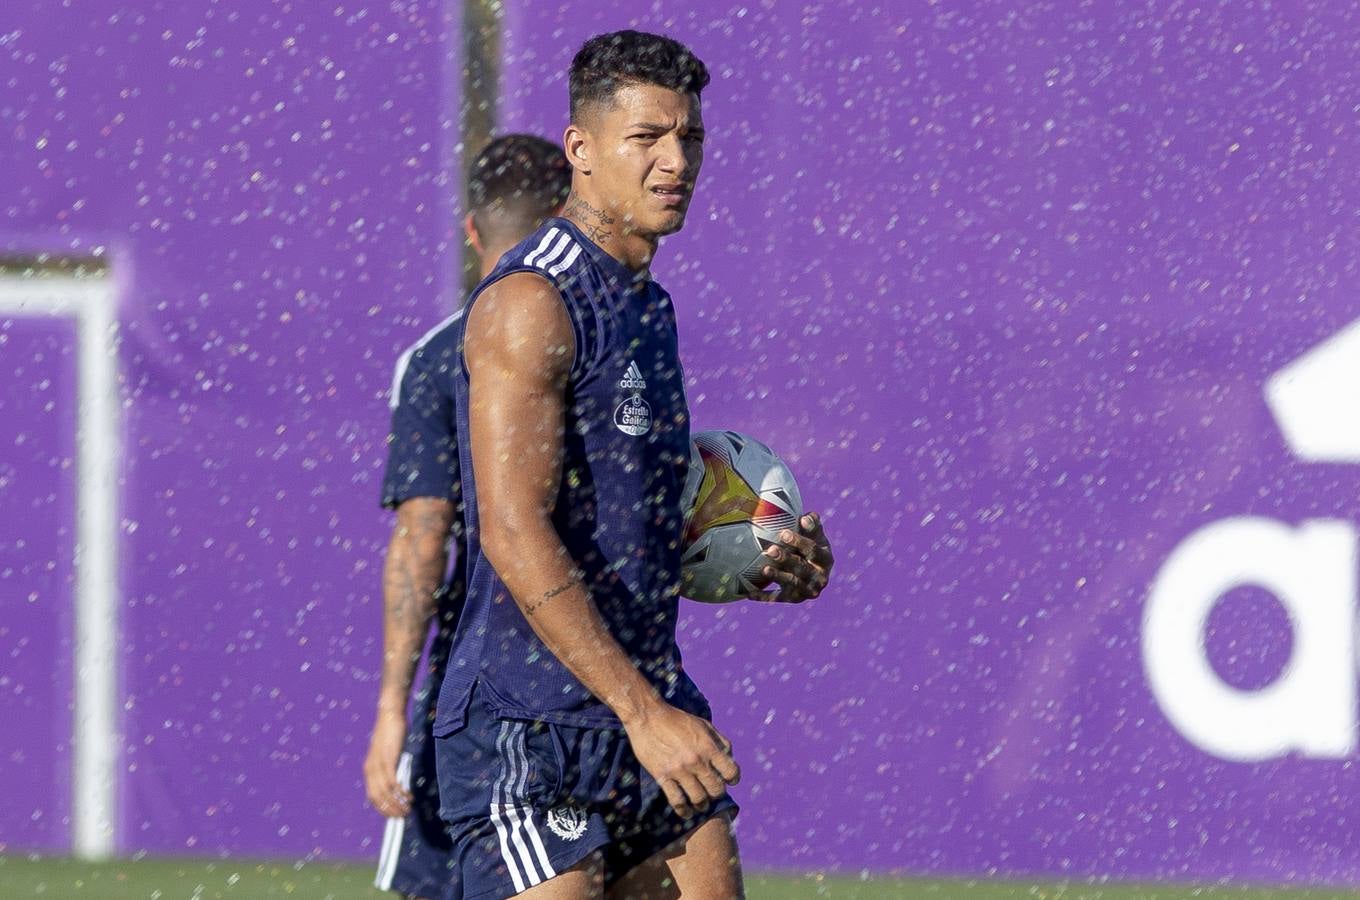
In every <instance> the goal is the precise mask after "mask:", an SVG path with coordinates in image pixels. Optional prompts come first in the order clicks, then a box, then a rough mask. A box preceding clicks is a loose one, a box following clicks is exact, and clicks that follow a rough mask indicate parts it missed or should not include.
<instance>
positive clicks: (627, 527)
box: [434, 31, 832, 900]
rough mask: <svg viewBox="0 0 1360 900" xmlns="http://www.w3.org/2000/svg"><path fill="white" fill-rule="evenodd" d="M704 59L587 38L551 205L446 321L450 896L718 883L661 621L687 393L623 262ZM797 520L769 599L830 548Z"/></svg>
mask: <svg viewBox="0 0 1360 900" xmlns="http://www.w3.org/2000/svg"><path fill="white" fill-rule="evenodd" d="M707 83H708V72H707V70H706V68H705V66H704V64H703V63H702V62H700V60H699V59H698V58H697V57H696V56H695V55H694V54H693V53H692V52H690V51H689V50H688V49H687V48H686V47H684V46H683V45H681V44H679V43H677V42H676V41H674V40H671V39H669V38H665V37H661V36H657V35H651V34H643V33H639V32H636V31H622V32H617V33H613V34H606V35H601V36H598V37H595V38H592V39H591V40H589V41H587V42H586V44H585V45H584V46H583V47H582V48H581V49H580V51H579V52H578V53H577V55H576V57H575V59H574V61H573V62H572V66H571V73H570V95H571V109H570V112H571V124H570V125H569V127H568V128H567V129H566V132H565V136H564V141H563V144H564V148H565V150H566V154H567V159H568V161H569V162H570V164H571V166H572V192H571V196H570V197H569V198H568V200H567V204H566V207H565V209H564V213H563V217H560V218H554V219H551V220H549V221H548V222H546V223H545V224H544V225H543V226H542V227H541V228H539V229H538V230H537V231H536V232H535V233H534V234H532V235H531V236H529V237H528V238H527V239H526V240H524V241H523V242H522V243H520V244H519V245H518V246H516V247H515V248H513V249H511V250H510V251H508V252H507V253H506V254H505V255H504V256H502V257H501V260H500V262H499V263H498V264H497V266H496V267H495V269H494V271H492V273H491V274H490V275H489V276H488V277H487V278H486V279H484V280H483V281H482V283H481V284H480V285H479V286H478V288H477V289H476V290H475V291H474V292H473V295H472V297H471V298H469V301H468V306H467V309H468V312H467V314H466V316H464V317H463V319H461V320H460V321H459V322H458V323H456V324H455V325H454V330H455V331H456V332H459V333H460V334H461V337H462V339H461V341H455V342H456V343H459V344H460V346H461V353H460V354H459V356H458V372H457V377H456V379H455V388H456V390H457V398H458V399H457V403H456V406H457V410H458V447H459V452H460V455H461V459H462V463H463V465H462V473H463V498H464V512H465V521H466V524H467V529H468V532H467V533H468V545H467V559H468V579H469V580H468V599H467V606H466V608H465V609H464V612H463V616H462V619H461V620H460V622H459V625H458V630H457V634H456V637H455V639H454V647H453V651H452V655H451V659H450V663H449V667H448V674H447V677H446V678H445V681H444V686H443V689H442V692H441V694H440V697H439V703H438V712H437V716H436V721H435V728H434V734H435V738H436V740H435V743H436V755H437V759H438V773H439V790H440V796H441V800H442V807H441V812H442V814H443V815H444V817H445V819H446V820H447V821H448V822H449V825H450V828H451V831H452V834H453V839H454V844H455V851H454V855H455V858H456V860H457V865H458V867H459V869H460V873H461V876H462V879H463V891H464V897H465V898H466V900H493V898H502V897H509V896H512V895H522V896H524V897H529V898H533V900H555V898H573V900H577V898H582V900H584V898H599V897H613V898H630V900H642V898H661V897H684V898H698V900H730V898H733V897H739V896H741V894H742V886H741V872H740V866H739V864H738V860H737V849H736V845H735V843H734V841H733V838H732V832H731V827H730V823H731V818H732V816H733V815H734V814H735V812H736V804H735V803H733V801H732V800H731V798H730V797H729V796H728V795H727V786H728V785H730V784H735V783H736V781H737V778H738V774H739V772H738V767H737V764H736V762H735V761H734V759H733V756H732V748H731V744H730V743H729V742H728V741H727V740H726V739H725V738H724V737H723V736H722V735H721V734H720V733H719V732H718V731H717V730H716V729H715V728H714V727H713V725H712V723H711V721H710V720H711V710H710V708H709V705H708V703H707V701H706V700H705V699H704V696H703V695H702V694H701V693H700V692H699V690H698V688H697V687H696V686H695V684H694V682H693V681H692V680H691V679H690V677H689V675H688V674H687V673H686V672H685V670H684V667H683V666H682V664H681V659H680V653H679V650H678V648H677V647H676V640H675V628H676V615H677V607H678V589H679V580H680V578H679V576H680V550H681V546H680V542H681V529H682V524H683V514H682V511H681V509H680V503H679V498H680V493H681V489H682V486H683V483H684V480H685V472H686V467H687V465H688V459H689V410H688V406H687V404H686V400H685V388H684V374H683V372H682V371H681V368H680V359H679V356H678V349H677V337H676V328H675V313H674V309H673V308H672V305H671V299H670V296H669V295H668V294H667V293H666V291H665V290H664V289H662V288H661V286H660V285H658V284H657V283H656V282H655V281H654V280H652V278H651V277H650V273H649V267H650V265H651V262H652V258H653V256H654V254H655V252H656V249H657V244H658V242H659V240H660V239H661V237H662V236H663V235H667V234H671V233H673V232H675V231H677V230H678V229H679V228H680V227H681V225H682V224H683V223H684V220H685V214H686V210H687V208H688V206H689V203H690V198H691V195H692V193H693V190H694V187H695V181H696V179H697V177H698V174H699V168H700V164H701V162H702V159H703V146H704V125H703V121H702V117H701V112H700V93H701V91H702V90H703V88H704V86H705V85H706V84H707ZM799 532H801V533H798V532H794V531H789V532H787V533H785V534H784V536H783V543H782V544H780V545H777V546H775V547H771V548H770V549H769V550H768V551H767V555H768V557H769V565H768V567H767V568H766V575H767V576H768V577H769V578H770V579H771V581H772V582H776V583H777V584H778V586H779V588H778V593H777V598H778V599H780V600H785V601H792V602H798V601H802V600H805V599H808V598H811V597H815V596H817V595H818V594H819V593H820V592H821V591H822V589H823V588H824V587H825V585H826V583H827V579H828V575H829V572H830V570H831V566H832V557H831V550H830V546H829V545H828V543H827V540H826V537H825V535H824V534H823V532H822V528H821V523H820V521H819V517H818V516H816V515H815V514H811V515H808V516H806V517H805V518H804V519H803V520H802V521H801V522H800V523H799Z"/></svg>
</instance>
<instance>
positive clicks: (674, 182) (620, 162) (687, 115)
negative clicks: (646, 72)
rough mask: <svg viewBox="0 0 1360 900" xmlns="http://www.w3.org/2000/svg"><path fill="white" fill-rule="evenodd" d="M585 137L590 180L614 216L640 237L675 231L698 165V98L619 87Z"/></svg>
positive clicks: (654, 88) (701, 142) (650, 86)
mask: <svg viewBox="0 0 1360 900" xmlns="http://www.w3.org/2000/svg"><path fill="white" fill-rule="evenodd" d="M590 131H591V137H592V138H593V139H594V141H593V143H595V147H594V150H593V154H592V156H593V162H594V166H593V170H592V172H591V176H592V181H595V182H596V184H597V185H598V188H599V194H598V196H599V197H601V199H603V200H605V202H607V203H608V204H609V205H610V206H611V207H612V211H613V213H614V214H615V215H618V216H621V217H622V218H623V221H624V222H626V223H627V224H628V225H629V227H630V228H631V229H632V230H633V231H635V232H638V233H641V234H649V235H652V234H654V235H663V234H671V233H673V232H676V231H679V230H680V228H681V226H683V225H684V224H685V214H686V212H688V211H689V201H690V198H691V197H692V196H693V194H694V184H695V181H696V180H697V179H698V177H699V167H700V166H702V165H703V162H704V122H703V116H702V115H701V114H700V111H699V98H698V96H696V95H695V94H690V93H681V92H679V91H673V90H670V89H669V88H664V87H660V86H659V85H654V84H629V85H625V86H623V87H621V88H619V90H618V91H617V92H616V93H615V94H614V102H613V103H612V104H609V105H608V106H606V107H605V108H604V109H602V110H600V111H599V112H598V113H597V120H596V122H594V123H592V125H591V128H590Z"/></svg>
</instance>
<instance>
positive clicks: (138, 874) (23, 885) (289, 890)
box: [0, 856, 1360, 900]
mask: <svg viewBox="0 0 1360 900" xmlns="http://www.w3.org/2000/svg"><path fill="white" fill-rule="evenodd" d="M372 873H373V870H372V867H371V866H356V865H342V864H336V863H307V864H302V863H297V864H293V863H286V862H260V861H245V860H212V861H208V860H199V859H183V860H172V859H144V860H137V861H130V860H124V861H120V862H112V863H102V864H98V865H90V864H86V863H77V862H73V861H71V860H67V859H57V858H44V859H35V858H29V857H23V856H0V897H2V898H5V900H10V898H21V897H43V898H54V900H67V898H71V900H79V898H87V897H88V898H98V900H124V898H127V900H133V898H137V900H188V898H192V900H213V898H219V897H229V898H241V900H246V898H251V900H253V898H256V897H260V898H264V897H290V898H295V900H326V898H331V900H378V898H391V897H392V896H393V895H391V894H385V893H383V892H381V891H378V890H375V889H374V888H372V887H370V881H371V879H372V877H373V874H372ZM747 884H748V895H749V898H750V900H814V898H815V900H821V898H830V900H889V898H891V900H901V898H911V897H929V898H936V900H952V898H959V900H1011V898H1016V900H1020V898H1025V900H1179V898H1206V900H1217V898H1234V900H1275V898H1288V900H1341V898H1345V897H1351V898H1354V897H1357V896H1360V894H1357V893H1344V892H1340V891H1321V890H1317V891H1309V890H1282V889H1267V888H1245V887H1243V888H1223V887H1219V888H1196V887H1181V886H1168V885H1131V884H1121V885H1099V886H1094V885H1088V884H1083V883H1079V882H1078V883H1066V884H1057V883H1054V884H1037V883H1022V882H977V881H918V880H901V879H875V880H870V881H863V880H860V879H857V878H846V877H830V876H827V877H823V876H816V875H801V876H777V875H750V876H748V878H747Z"/></svg>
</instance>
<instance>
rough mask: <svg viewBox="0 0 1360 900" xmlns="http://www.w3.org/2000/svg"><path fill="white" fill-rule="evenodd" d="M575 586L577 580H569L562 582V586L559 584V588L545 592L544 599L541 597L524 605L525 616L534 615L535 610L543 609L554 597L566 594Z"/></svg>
mask: <svg viewBox="0 0 1360 900" xmlns="http://www.w3.org/2000/svg"><path fill="white" fill-rule="evenodd" d="M575 584H576V579H574V578H571V579H568V580H567V581H564V582H562V583H561V584H559V585H558V586H557V587H555V588H553V589H552V590H550V591H544V592H543V596H542V597H539V598H538V599H537V600H534V601H532V602H530V603H526V604H524V614H525V615H526V616H531V615H533V614H534V610H536V609H541V608H542V607H543V606H544V605H545V604H547V602H548V601H549V600H551V599H553V598H554V597H556V596H558V595H560V594H565V593H566V592H567V591H569V590H571V589H572V587H573V586H575Z"/></svg>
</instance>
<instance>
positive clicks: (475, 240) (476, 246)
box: [463, 213, 483, 256]
mask: <svg viewBox="0 0 1360 900" xmlns="http://www.w3.org/2000/svg"><path fill="white" fill-rule="evenodd" d="M463 233H464V234H466V235H467V239H468V243H469V244H471V245H472V249H473V250H475V251H477V255H478V256H481V255H482V253H483V250H482V236H481V235H480V234H478V233H477V223H476V222H474V221H473V220H472V213H468V214H467V216H466V217H464V219H463Z"/></svg>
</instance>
